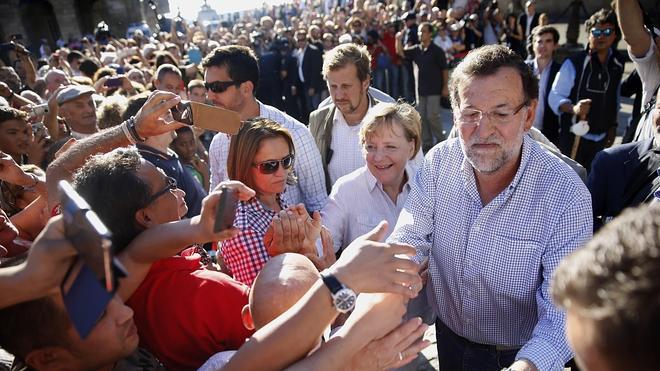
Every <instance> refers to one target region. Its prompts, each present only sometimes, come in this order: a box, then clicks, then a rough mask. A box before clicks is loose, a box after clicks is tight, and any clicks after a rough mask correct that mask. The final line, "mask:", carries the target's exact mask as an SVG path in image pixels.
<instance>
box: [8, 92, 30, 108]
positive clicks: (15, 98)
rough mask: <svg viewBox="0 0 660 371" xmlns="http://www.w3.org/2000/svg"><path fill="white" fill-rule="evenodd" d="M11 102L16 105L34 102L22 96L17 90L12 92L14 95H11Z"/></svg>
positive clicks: (21, 105) (20, 105)
mask: <svg viewBox="0 0 660 371" xmlns="http://www.w3.org/2000/svg"><path fill="white" fill-rule="evenodd" d="M11 103H13V104H14V105H16V106H18V107H23V106H27V105H30V104H34V102H32V101H31V100H29V99H27V98H24V97H22V96H21V95H20V94H19V93H18V92H14V95H13V96H12V97H11Z"/></svg>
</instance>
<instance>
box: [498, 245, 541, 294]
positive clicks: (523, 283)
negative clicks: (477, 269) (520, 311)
mask: <svg viewBox="0 0 660 371" xmlns="http://www.w3.org/2000/svg"><path fill="white" fill-rule="evenodd" d="M495 242H496V245H495V246H494V248H493V249H492V250H491V251H490V252H489V258H488V261H489V276H490V279H491V290H492V291H493V292H494V293H496V294H497V295H498V296H499V300H503V301H505V302H507V301H510V302H511V304H512V303H513V302H516V303H517V305H519V304H522V303H523V302H524V303H525V304H529V305H531V304H533V302H534V296H535V294H536V291H537V290H538V288H539V287H540V284H541V280H542V274H541V273H542V267H541V258H542V256H543V251H542V245H541V244H540V243H539V242H537V241H534V240H526V239H520V238H515V237H510V236H499V235H497V236H495Z"/></svg>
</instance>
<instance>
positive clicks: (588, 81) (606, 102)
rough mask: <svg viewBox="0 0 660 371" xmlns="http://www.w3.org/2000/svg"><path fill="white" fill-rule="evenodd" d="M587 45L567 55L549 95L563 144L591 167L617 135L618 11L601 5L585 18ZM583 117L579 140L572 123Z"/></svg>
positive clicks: (566, 151)
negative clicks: (584, 128) (584, 123)
mask: <svg viewBox="0 0 660 371" xmlns="http://www.w3.org/2000/svg"><path fill="white" fill-rule="evenodd" d="M586 29H587V32H588V34H589V44H588V48H587V49H586V50H583V51H580V52H578V53H575V54H573V55H571V56H569V57H568V58H567V59H566V60H565V61H564V63H563V64H562V66H561V68H560V70H559V72H558V73H557V76H556V77H555V81H554V83H553V85H552V90H551V91H550V94H549V96H548V101H549V103H550V108H551V109H552V111H553V112H554V113H555V114H557V115H559V116H560V118H559V119H560V128H559V148H560V149H561V151H562V153H564V154H565V155H567V156H569V155H571V154H572V152H574V149H573V148H574V145H575V141H576V140H579V143H577V146H578V148H577V152H576V154H575V158H574V159H575V160H576V161H577V162H579V163H580V164H582V165H583V166H584V167H585V168H587V170H590V168H591V162H592V160H593V158H594V156H595V155H596V153H598V152H599V151H600V150H602V149H604V148H606V147H609V146H611V145H612V144H613V143H614V138H615V137H616V128H617V115H618V112H619V84H620V83H621V77H622V76H623V66H624V63H625V60H624V59H623V57H622V56H621V55H620V54H619V53H617V51H616V48H615V47H613V45H614V43H615V41H617V40H618V39H619V38H620V36H621V31H620V30H619V25H618V22H617V19H616V14H614V12H613V11H612V10H605V9H601V10H599V11H597V12H596V13H594V14H593V15H592V16H591V17H590V18H589V19H588V20H587V22H586ZM581 120H586V121H587V123H588V124H589V131H588V133H586V134H584V135H583V136H582V137H581V138H580V139H577V138H576V136H575V135H574V134H573V132H572V131H571V126H572V125H573V124H575V123H577V122H579V121H581Z"/></svg>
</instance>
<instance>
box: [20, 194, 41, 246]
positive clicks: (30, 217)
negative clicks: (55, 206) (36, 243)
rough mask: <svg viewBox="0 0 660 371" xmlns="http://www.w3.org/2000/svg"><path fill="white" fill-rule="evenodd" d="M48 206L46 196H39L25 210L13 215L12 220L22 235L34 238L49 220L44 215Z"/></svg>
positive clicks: (30, 238)
mask: <svg viewBox="0 0 660 371" xmlns="http://www.w3.org/2000/svg"><path fill="white" fill-rule="evenodd" d="M47 206H48V205H47V200H46V197H45V196H41V197H38V198H37V199H36V200H34V201H32V203H30V204H29V205H28V206H27V207H25V208H24V209H23V210H21V211H19V212H18V213H16V214H14V215H12V217H11V222H12V223H13V224H14V225H15V226H16V228H18V231H19V232H20V234H21V235H22V236H25V237H26V238H27V239H29V240H34V239H35V238H36V237H37V235H38V234H39V233H40V232H41V230H42V229H43V228H44V226H45V225H46V222H47V221H48V220H47V218H45V217H43V215H42V213H43V212H44V208H46V207H47Z"/></svg>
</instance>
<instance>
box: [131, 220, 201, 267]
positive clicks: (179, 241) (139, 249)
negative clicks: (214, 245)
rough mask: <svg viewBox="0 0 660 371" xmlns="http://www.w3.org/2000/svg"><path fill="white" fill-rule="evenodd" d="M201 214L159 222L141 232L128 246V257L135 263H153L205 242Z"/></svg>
mask: <svg viewBox="0 0 660 371" xmlns="http://www.w3.org/2000/svg"><path fill="white" fill-rule="evenodd" d="M198 220H199V216H196V217H194V218H192V219H183V220H179V221H176V222H170V223H165V224H159V225H156V226H154V227H151V228H149V229H147V230H145V231H144V232H142V233H140V234H139V235H138V236H137V237H135V238H134V239H133V241H131V243H130V244H129V245H128V247H127V248H126V250H125V251H126V252H125V253H124V255H126V258H129V259H131V260H132V261H133V262H135V263H140V264H143V263H145V264H151V263H153V262H154V261H156V260H159V259H163V258H167V257H170V256H173V255H176V254H178V253H179V252H181V250H183V249H184V248H186V247H188V246H190V245H192V244H194V243H204V242H208V241H200V238H202V237H201V236H202V235H201V233H200V229H199V228H198V224H197V223H196V222H197V221H198Z"/></svg>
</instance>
